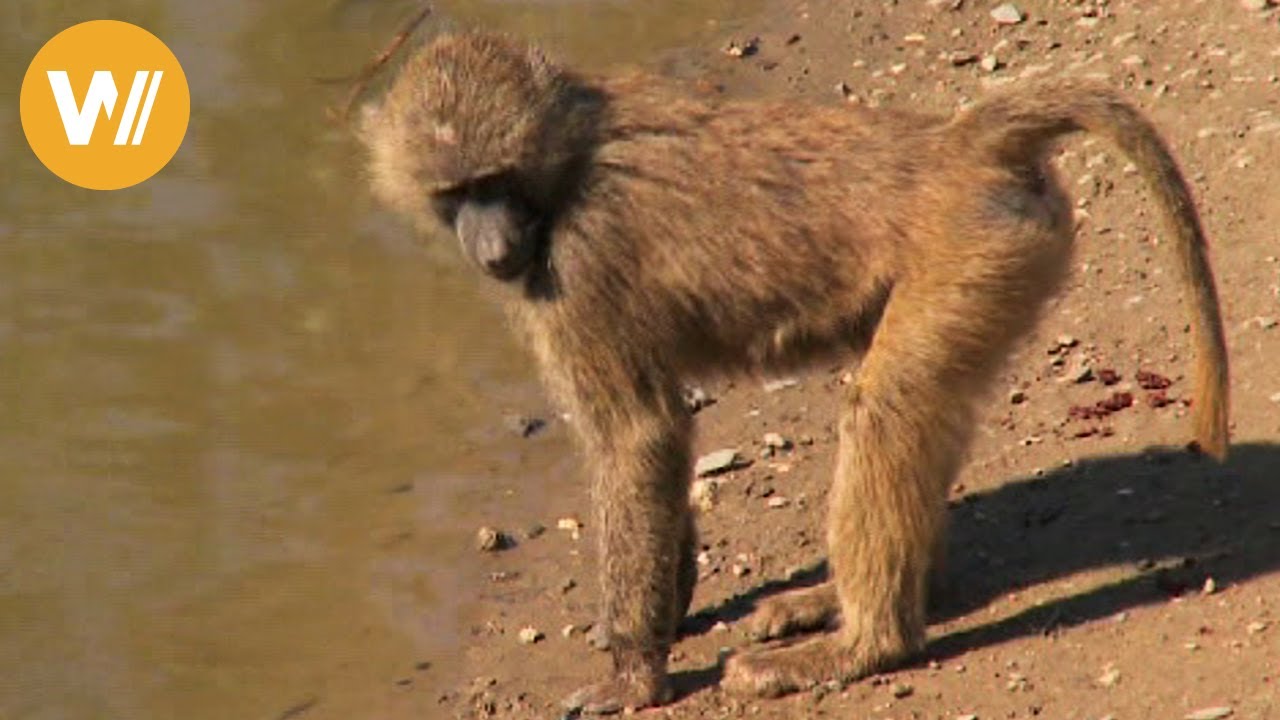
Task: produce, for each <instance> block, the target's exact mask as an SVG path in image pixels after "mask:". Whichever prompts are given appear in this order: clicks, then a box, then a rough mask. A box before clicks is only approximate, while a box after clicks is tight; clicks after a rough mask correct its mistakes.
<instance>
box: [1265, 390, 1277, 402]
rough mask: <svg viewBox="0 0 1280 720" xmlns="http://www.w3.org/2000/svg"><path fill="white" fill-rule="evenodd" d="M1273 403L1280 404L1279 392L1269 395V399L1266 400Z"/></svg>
mask: <svg viewBox="0 0 1280 720" xmlns="http://www.w3.org/2000/svg"><path fill="white" fill-rule="evenodd" d="M1267 399H1268V400H1270V401H1271V402H1273V403H1280V392H1277V393H1271V397H1269V398H1267Z"/></svg>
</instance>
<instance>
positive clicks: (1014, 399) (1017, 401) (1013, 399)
mask: <svg viewBox="0 0 1280 720" xmlns="http://www.w3.org/2000/svg"><path fill="white" fill-rule="evenodd" d="M1026 401H1027V393H1026V391H1024V390H1014V391H1013V392H1011V393H1009V404H1011V405H1021V404H1022V403H1024V402H1026Z"/></svg>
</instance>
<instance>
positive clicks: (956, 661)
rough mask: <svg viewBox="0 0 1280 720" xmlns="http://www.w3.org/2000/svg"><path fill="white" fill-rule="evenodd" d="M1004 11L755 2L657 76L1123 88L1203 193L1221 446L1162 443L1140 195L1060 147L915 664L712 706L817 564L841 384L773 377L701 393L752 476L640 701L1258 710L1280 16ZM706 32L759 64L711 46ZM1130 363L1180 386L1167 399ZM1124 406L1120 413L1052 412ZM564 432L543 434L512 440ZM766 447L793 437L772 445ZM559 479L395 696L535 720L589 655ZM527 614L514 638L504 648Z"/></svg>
mask: <svg viewBox="0 0 1280 720" xmlns="http://www.w3.org/2000/svg"><path fill="white" fill-rule="evenodd" d="M1014 4H1015V6H1016V7H1017V9H1018V10H1019V11H1020V12H1021V13H1022V15H1023V20H1022V21H1021V22H1019V23H1017V24H1012V25H1002V24H999V23H997V22H996V21H995V20H994V19H993V17H992V15H991V11H992V10H993V9H994V8H995V6H996V5H997V3H995V2H989V1H981V2H979V1H977V0H963V1H961V0H941V1H939V0H928V1H923V0H921V1H916V2H897V1H896V0H895V1H888V2H884V1H876V2H871V1H869V0H845V1H835V0H814V1H813V2H807V3H796V2H794V1H792V0H784V1H782V2H771V3H767V4H766V5H765V7H764V9H763V11H762V13H761V14H760V15H759V16H758V17H756V18H753V19H751V20H750V21H748V22H745V23H742V24H741V25H736V26H734V27H733V28H731V29H725V31H724V33H723V35H722V37H721V38H719V42H720V43H721V44H720V45H717V46H711V47H696V48H686V49H683V50H681V51H679V52H678V53H676V54H674V55H672V56H669V57H664V58H659V59H655V61H654V66H655V67H657V68H659V69H661V70H663V71H666V72H675V73H679V74H682V75H686V76H689V77H694V78H697V79H698V80H700V81H701V83H702V84H703V86H704V87H706V88H711V90H710V91H711V92H723V93H725V94H727V95H729V96H743V97H783V98H795V99H796V101H797V102H798V103H799V102H801V101H802V100H803V101H817V102H827V103H841V102H862V103H867V104H873V105H875V104H881V105H891V106H904V107H914V108H920V109H931V110H936V111H939V112H950V111H951V110H953V109H954V108H955V107H957V106H959V105H961V104H963V103H964V102H966V101H967V100H969V99H973V98H976V97H979V96H981V95H982V94H983V93H984V92H985V91H986V89H987V88H989V87H991V86H994V85H998V84H1002V83H1007V82H1018V81H1023V80H1026V81H1029V82H1034V77H1035V76H1054V75H1073V76H1095V77H1098V78H1104V79H1107V80H1108V81H1109V82H1111V83H1112V84H1114V85H1116V86H1117V87H1122V88H1124V89H1125V91H1126V94H1127V96H1128V97H1129V98H1131V99H1132V101H1133V102H1134V103H1136V104H1137V105H1139V106H1140V107H1142V108H1143V109H1144V110H1146V111H1147V112H1149V113H1150V115H1151V116H1152V117H1153V118H1154V120H1155V121H1156V123H1157V124H1158V125H1159V127H1160V128H1161V129H1162V130H1163V131H1164V133H1165V134H1166V135H1167V137H1168V139H1169V141H1170V144H1171V145H1172V146H1173V148H1174V149H1175V151H1176V153H1177V155H1178V157H1179V159H1180V161H1181V162H1182V164H1183V168H1184V170H1185V172H1186V174H1187V176H1188V178H1190V180H1191V182H1192V184H1193V186H1194V190H1195V192H1196V195H1197V197H1198V198H1199V200H1200V202H1201V204H1202V212H1203V216H1204V221H1205V224H1206V226H1207V229H1208V232H1209V235H1210V238H1211V242H1212V256H1213V263H1214V267H1215V270H1216V273H1217V277H1218V281H1219V287H1220V290H1221V293H1222V295H1223V296H1224V302H1225V313H1226V323H1227V327H1228V339H1229V343H1230V349H1231V360H1232V363H1233V393H1234V407H1233V423H1232V425H1233V428H1234V429H1233V433H1234V436H1233V437H1234V442H1235V446H1234V450H1233V453H1232V455H1231V457H1230V459H1229V460H1228V462H1227V463H1226V464H1225V465H1217V464H1214V463H1212V462H1210V461H1207V460H1202V459H1198V458H1196V457H1193V456H1192V455H1190V454H1188V453H1186V452H1184V451H1182V450H1181V447H1182V445H1183V443H1184V442H1185V441H1186V439H1187V438H1189V436H1190V427H1189V418H1188V417H1187V414H1186V407H1185V405H1184V404H1183V403H1182V402H1181V400H1182V399H1183V398H1184V396H1185V394H1186V393H1187V392H1188V388H1187V381H1185V380H1184V375H1185V374H1186V373H1187V372H1188V367H1189V362H1190V354H1189V351H1188V348H1187V342H1186V340H1187V320H1186V315H1185V312H1184V309H1183V305H1182V304H1181V301H1182V297H1181V293H1180V292H1179V288H1178V287H1177V286H1176V284H1175V283H1174V281H1173V277H1174V274H1173V272H1172V268H1173V266H1172V260H1173V258H1172V253H1171V251H1170V249H1169V248H1166V247H1164V245H1166V239H1165V238H1164V237H1162V235H1161V230H1160V229H1159V226H1158V223H1157V220H1158V218H1157V216H1156V208H1155V206H1154V205H1153V204H1152V202H1151V199H1150V197H1149V196H1148V194H1147V193H1146V191H1145V189H1144V188H1143V187H1142V185H1141V181H1140V180H1139V179H1138V178H1137V176H1136V175H1135V174H1133V172H1132V168H1128V167H1126V166H1127V161H1126V160H1125V159H1124V158H1123V157H1121V156H1119V155H1118V154H1117V153H1116V152H1115V151H1114V149H1113V148H1111V147H1109V146H1107V145H1106V144H1105V143H1103V142H1101V141H1091V140H1087V139H1077V140H1074V141H1072V142H1070V143H1068V144H1067V145H1065V146H1064V149H1063V152H1062V154H1061V158H1060V162H1059V165H1060V167H1061V169H1062V172H1063V175H1064V179H1065V183H1066V185H1067V187H1068V188H1070V190H1071V192H1072V193H1073V195H1074V196H1075V198H1077V207H1078V217H1079V235H1078V236H1079V249H1078V252H1077V256H1076V259H1075V263H1076V268H1075V271H1074V274H1073V280H1072V282H1071V284H1070V286H1069V289H1068V290H1067V292H1065V293H1064V294H1063V295H1062V296H1061V297H1060V298H1059V299H1058V300H1057V301H1056V302H1055V303H1054V304H1053V306H1052V308H1051V309H1050V311H1049V313H1048V314H1047V316H1046V318H1045V321H1044V322H1043V323H1042V324H1041V326H1040V328H1039V330H1038V331H1037V332H1036V333H1035V334H1034V335H1033V336H1032V337H1030V338H1029V339H1028V340H1027V341H1026V342H1025V343H1024V344H1023V345H1022V346H1021V348H1020V349H1019V351H1018V352H1017V353H1016V354H1015V356H1014V357H1013V358H1012V359H1011V361H1010V363H1009V366H1008V369H1007V371H1006V372H1005V373H1004V376H1003V387H1002V388H1000V389H999V390H997V392H996V393H994V396H993V397H992V398H991V399H990V402H989V403H988V405H987V409H986V411H985V413H984V415H983V416H982V419H981V427H980V428H979V431H978V433H977V435H978V440H977V443H976V445H975V446H974V448H973V451H972V454H971V461H970V463H969V464H968V466H967V468H966V469H965V471H964V472H963V474H962V475H961V477H960V478H959V480H958V482H957V483H956V485H955V487H954V488H953V489H952V493H951V506H952V510H951V513H952V519H953V526H952V546H951V553H950V558H949V567H948V571H947V580H946V587H945V589H944V590H943V591H942V593H941V594H940V597H938V598H936V601H935V603H934V608H933V611H932V616H931V627H930V643H929V646H928V648H927V651H926V652H925V654H924V655H923V656H921V657H920V658H918V659H916V660H915V661H914V662H912V663H910V664H909V665H908V666H907V667H904V668H902V669H899V670H897V671H894V672H892V673H887V674H885V675H880V676H875V677H869V678H866V679H863V680H860V681H858V682H855V683H852V684H850V685H848V686H845V687H840V686H823V687H819V688H816V689H814V690H812V691H809V692H804V693H801V694H798V695H793V696H790V697H786V698H783V699H778V700H766V701H758V700H743V699H740V698H736V697H733V696H730V695H728V694H726V693H724V692H722V691H721V690H719V689H718V687H717V681H718V678H719V670H718V658H719V657H720V656H721V655H722V654H723V653H725V652H728V651H731V649H732V648H736V647H741V646H743V645H745V644H747V642H748V641H747V639H746V638H745V636H744V635H743V633H742V631H741V630H740V629H739V625H738V624H737V621H738V620H740V619H741V618H743V617H744V616H745V615H746V614H747V613H749V612H750V611H751V608H752V606H753V603H754V602H756V601H757V600H759V599H760V598H762V597H765V596H767V595H769V594H770V593H774V592H777V591H778V590H780V589H783V588H785V587H788V586H795V585H801V584H805V583H811V582H813V581H814V580H815V578H817V577H818V576H819V575H820V573H821V566H820V563H821V560H822V557H823V554H824V549H823V537H824V534H823V531H822V522H823V516H824V504H825V499H826V493H827V487H828V484H829V477H830V473H831V467H832V458H833V455H834V450H835V432H834V419H835V416H836V410H837V408H836V400H837V397H838V395H839V393H838V390H839V388H840V386H841V384H842V382H844V381H845V379H844V376H845V369H843V368H821V369H819V370H818V371H816V372H814V373H812V374H810V375H805V376H801V377H798V378H796V379H795V380H796V382H794V383H792V382H788V383H780V384H777V385H770V386H768V387H767V388H766V387H765V386H763V384H762V382H761V381H756V380H751V381H739V382H737V383H735V384H712V385H708V386H706V388H705V389H706V391H707V392H708V394H709V395H710V396H711V397H712V398H713V399H714V404H712V405H710V406H709V407H706V408H705V409H703V410H701V411H700V413H699V420H700V429H699V439H698V449H699V451H700V453H706V452H710V451H713V450H716V449H720V448H734V449H736V450H738V451H739V453H740V454H741V456H742V457H744V458H747V459H749V460H751V464H750V465H749V466H747V467H745V468H742V469H738V470H735V471H733V472H730V473H727V474H723V475H720V476H717V477H715V478H713V479H711V480H709V481H708V484H709V485H714V486H715V490H716V491H715V492H714V493H713V497H712V498H711V499H710V500H708V501H707V502H706V503H705V505H706V507H705V508H704V509H703V511H702V513H701V518H700V526H701V532H702V537H701V542H702V544H703V553H702V555H701V557H700V558H699V561H700V563H701V565H700V566H701V575H702V577H701V582H700V584H699V586H698V590H697V595H696V597H695V599H694V605H693V608H694V611H695V613H696V614H695V615H693V616H692V617H691V618H690V620H689V622H688V623H687V632H686V634H685V637H683V638H682V639H681V640H680V641H679V643H678V644H677V645H676V646H675V648H674V650H673V652H672V669H673V671H674V672H675V673H676V681H677V684H678V689H679V694H680V697H679V698H678V700H677V701H676V702H675V703H674V704H672V705H670V706H668V707H665V708H660V709H656V710H650V711H646V712H644V713H641V715H642V716H646V717H669V718H719V717H761V718H791V717H800V718H804V717H836V718H946V719H949V720H958V719H959V718H980V719H982V720H990V719H993V718H1031V717H1046V718H1079V719H1090V720H1099V719H1101V718H1115V719H1117V720H1129V719H1137V718H1183V717H1189V718H1190V717H1204V718H1217V717H1228V716H1230V717H1232V718H1250V719H1262V718H1280V444H1277V439H1278V438H1280V360H1277V358H1280V325H1278V323H1277V320H1278V319H1280V260H1277V256H1278V255H1280V241H1278V240H1277V229H1280V194H1278V193H1277V192H1276V188H1277V187H1280V169H1278V165H1277V163H1276V162H1275V160H1276V159H1277V158H1280V78H1278V77H1277V73H1280V9H1277V8H1262V9H1258V8H1256V7H1252V6H1250V5H1249V3H1247V2H1244V3H1242V2H1241V1H1240V0H1162V1H1161V2H1152V1H1150V0H1109V1H1108V0H1018V1H1017V2H1016V3H1014ZM730 42H736V43H738V44H739V46H749V47H752V48H754V52H748V53H746V54H744V55H743V56H741V57H737V56H734V55H731V54H728V53H725V52H723V47H724V46H725V45H727V44H728V43H730ZM1086 367H1088V368H1090V369H1091V373H1085V372H1084V371H1083V370H1084V368H1086ZM1106 371H1111V372H1112V373H1114V374H1115V375H1116V376H1118V379H1116V378H1114V377H1112V376H1111V373H1109V372H1106ZM1139 371H1145V372H1150V373H1155V374H1158V375H1161V376H1165V377H1167V378H1169V379H1171V380H1172V385H1171V386H1170V387H1169V388H1168V389H1167V390H1166V391H1164V396H1165V400H1163V401H1162V400H1161V399H1160V396H1159V395H1160V393H1159V391H1154V390H1149V389H1145V388H1144V386H1149V385H1150V384H1151V383H1149V382H1145V381H1139V379H1138V373H1139ZM1090 374H1091V378H1089V379H1083V378H1082V376H1088V375H1090ZM1103 380H1106V381H1108V383H1109V384H1108V383H1104V382H1103ZM1116 392H1128V393H1131V394H1132V395H1133V397H1134V399H1135V402H1134V403H1133V405H1132V406H1130V407H1127V408H1123V409H1120V410H1118V411H1116V412H1114V413H1113V414H1110V415H1108V416H1106V417H1103V418H1095V419H1092V420H1081V419H1077V418H1073V417H1071V415H1070V410H1071V408H1072V407H1073V406H1092V405H1094V404H1095V403H1097V402H1099V401H1102V400H1105V399H1106V398H1108V397H1110V396H1111V395H1112V394H1113V393H1116ZM562 432H564V431H563V429H562V428H559V427H558V424H557V423H553V427H552V428H551V429H549V430H548V432H547V433H545V434H544V435H541V436H535V437H534V438H532V439H530V440H529V442H540V441H545V440H543V439H541V438H545V437H548V436H554V435H555V434H557V433H562ZM765 433H777V434H779V435H781V436H782V438H783V439H785V440H786V441H788V443H789V444H790V447H789V448H788V449H779V450H776V451H771V450H767V449H766V447H765V442H764V435H765ZM1160 448H1165V449H1160ZM563 486H564V487H567V488H568V487H571V488H573V489H574V490H573V491H572V493H571V494H569V495H567V496H566V497H564V498H563V499H562V501H560V502H561V505H562V507H563V512H561V513H558V514H557V515H555V516H549V517H545V518H532V519H530V522H537V523H540V524H541V525H543V526H545V527H546V528H547V529H546V531H545V532H543V533H541V534H538V533H536V532H534V533H527V532H526V530H527V525H526V526H521V525H517V524H515V523H517V522H524V521H523V520H518V521H517V520H512V524H513V526H511V527H506V528H503V529H504V530H507V531H509V532H512V533H513V534H515V535H516V536H517V537H518V538H520V542H518V543H517V544H516V545H515V547H513V548H510V549H507V550H503V551H499V552H493V553H486V554H479V553H478V554H477V557H476V562H475V565H474V568H473V572H474V574H475V583H476V586H477V587H479V588H480V589H479V591H478V595H477V596H476V597H474V598H468V601H469V602H473V603H474V606H473V610H472V614H471V617H472V619H473V623H472V626H471V628H470V634H469V639H468V648H467V650H466V653H465V657H464V658H461V662H460V663H436V666H437V667H441V666H442V665H447V666H450V667H453V668H455V669H456V670H457V671H456V672H454V673H452V674H449V675H448V678H449V679H448V681H447V682H446V681H445V680H444V677H445V675H444V673H445V671H444V670H441V673H442V675H441V677H440V679H439V687H435V688H431V689H427V688H424V687H419V688H417V689H415V690H414V692H432V693H436V696H435V697H433V698H432V700H431V704H433V706H434V707H435V708H437V709H438V710H439V716H440V717H463V718H471V717H502V718H508V717H509V718H526V717H528V718H533V717H558V716H559V710H558V707H559V706H558V701H559V699H560V698H561V697H563V696H565V695H566V694H568V693H569V692H570V691H572V690H573V689H575V688H576V687H578V686H580V685H581V684H584V683H586V682H588V681H590V680H591V679H593V678H595V677H597V676H599V675H600V674H601V673H603V672H604V671H605V670H606V668H607V665H608V659H607V656H606V655H605V654H603V653H600V652H596V651H594V650H592V649H591V648H590V647H589V645H588V643H587V642H586V640H585V633H584V630H585V629H586V628H587V627H588V626H589V624H590V622H591V620H592V619H593V614H594V611H595V604H594V603H595V600H596V597H597V591H596V588H595V581H594V558H593V553H592V551H591V548H592V546H593V541H594V538H593V536H592V531H593V529H592V528H591V527H590V526H585V527H582V528H581V529H580V531H579V532H578V536H579V537H578V539H574V537H573V533H571V532H570V531H568V530H565V529H561V528H560V527H559V522H560V520H561V519H562V518H571V517H577V518H585V517H588V516H589V513H588V512H587V506H586V502H587V501H586V497H585V483H582V482H580V481H578V480H576V479H575V480H573V481H572V482H565V483H564V485H563ZM514 503H515V500H513V504H514ZM511 517H512V518H519V517H520V514H519V510H518V508H516V507H512V508H511ZM477 524H478V525H479V524H480V522H477ZM529 535H536V537H528V536H529ZM526 628H533V629H534V630H536V631H537V633H539V634H540V637H539V639H538V640H537V641H536V642H532V643H526V642H522V638H521V636H522V632H521V631H522V630H525V629H526ZM525 635H526V636H525V637H524V640H528V639H530V637H529V636H528V635H529V634H528V633H526V634H525ZM406 692H408V691H406ZM419 707H420V706H419ZM1197 713H1199V715H1197ZM1228 714H1229V715H1228Z"/></svg>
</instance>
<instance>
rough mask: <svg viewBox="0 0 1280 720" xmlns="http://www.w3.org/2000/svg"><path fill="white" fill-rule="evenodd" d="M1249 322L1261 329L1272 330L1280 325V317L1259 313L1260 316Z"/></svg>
mask: <svg viewBox="0 0 1280 720" xmlns="http://www.w3.org/2000/svg"><path fill="white" fill-rule="evenodd" d="M1249 324H1250V325H1253V326H1256V327H1257V328H1258V329H1259V330H1272V329H1274V328H1276V327H1277V326H1280V319H1277V318H1274V317H1271V316H1268V315H1259V316H1258V317H1255V318H1253V319H1251V320H1250V321H1249Z"/></svg>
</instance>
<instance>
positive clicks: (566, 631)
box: [560, 623, 579, 638]
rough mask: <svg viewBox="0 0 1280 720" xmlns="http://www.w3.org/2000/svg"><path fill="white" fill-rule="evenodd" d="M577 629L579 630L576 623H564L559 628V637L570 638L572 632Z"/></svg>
mask: <svg viewBox="0 0 1280 720" xmlns="http://www.w3.org/2000/svg"><path fill="white" fill-rule="evenodd" d="M578 631H579V630H578V626H577V625H574V624H573V623H569V624H568V625H565V626H564V627H562V628H560V637H563V638H571V637H573V634H574V633H576V632H578Z"/></svg>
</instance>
